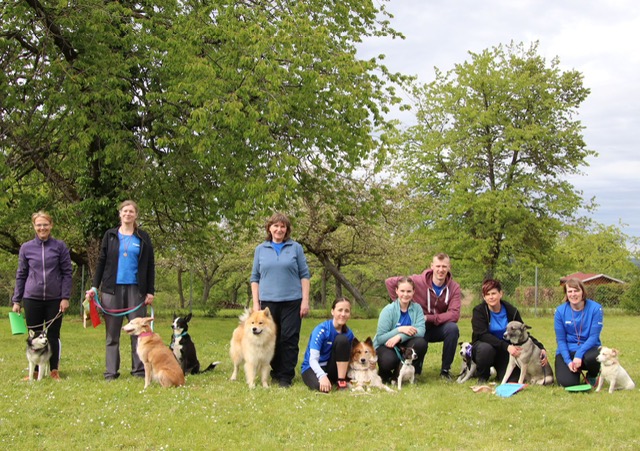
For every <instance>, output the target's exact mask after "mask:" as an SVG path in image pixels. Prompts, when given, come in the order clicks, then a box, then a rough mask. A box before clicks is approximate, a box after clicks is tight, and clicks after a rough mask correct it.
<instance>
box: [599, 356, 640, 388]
mask: <svg viewBox="0 0 640 451" xmlns="http://www.w3.org/2000/svg"><path fill="white" fill-rule="evenodd" d="M598 350H599V351H600V353H599V354H598V357H596V360H597V361H598V362H600V378H599V379H598V387H597V388H596V391H597V392H599V391H600V389H602V386H603V385H604V381H605V379H606V380H607V382H609V393H613V392H614V391H615V390H633V389H634V388H636V384H634V383H633V380H631V376H629V373H627V371H626V370H625V369H624V368H622V365H620V363H619V362H618V354H620V352H619V351H618V350H617V349H613V348H607V347H605V346H600V347H599V348H598Z"/></svg>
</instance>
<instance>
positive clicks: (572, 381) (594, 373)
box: [555, 347, 600, 387]
mask: <svg viewBox="0 0 640 451" xmlns="http://www.w3.org/2000/svg"><path fill="white" fill-rule="evenodd" d="M598 354H599V351H598V348H597V347H594V348H591V349H589V350H588V351H587V352H585V354H584V356H583V357H582V368H580V371H578V372H576V373H574V372H573V371H571V370H570V369H569V367H568V366H567V364H566V363H564V359H563V358H562V355H560V354H556V365H555V366H556V382H557V383H558V385H560V386H562V387H571V386H573V385H580V384H583V383H584V381H581V380H580V375H581V373H582V372H583V371H586V372H587V377H592V378H595V377H598V373H599V372H600V362H598V361H597V360H596V357H598ZM570 355H571V358H572V359H573V358H574V357H575V355H576V353H575V352H572V353H571V354H570Z"/></svg>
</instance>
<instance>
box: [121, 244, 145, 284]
mask: <svg viewBox="0 0 640 451" xmlns="http://www.w3.org/2000/svg"><path fill="white" fill-rule="evenodd" d="M118 239H119V240H120V249H119V251H118V274H117V276H116V283H117V284H118V285H137V284H138V258H139V257H140V238H138V237H137V236H136V235H135V234H133V235H123V234H121V233H120V232H118Z"/></svg>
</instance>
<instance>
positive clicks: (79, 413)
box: [0, 310, 640, 450]
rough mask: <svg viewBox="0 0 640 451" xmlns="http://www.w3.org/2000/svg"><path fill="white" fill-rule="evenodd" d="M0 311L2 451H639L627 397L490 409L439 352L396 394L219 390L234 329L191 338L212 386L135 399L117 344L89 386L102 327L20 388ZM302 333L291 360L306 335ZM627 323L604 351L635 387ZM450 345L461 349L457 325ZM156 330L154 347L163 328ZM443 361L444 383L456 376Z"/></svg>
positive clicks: (207, 329)
mask: <svg viewBox="0 0 640 451" xmlns="http://www.w3.org/2000/svg"><path fill="white" fill-rule="evenodd" d="M7 311H8V310H5V311H3V313H2V317H3V318H4V321H3V326H2V327H1V328H0V343H1V344H2V352H1V353H0V362H1V366H0V378H1V380H2V382H1V383H0V399H1V402H2V405H3V407H2V409H0V446H1V447H2V448H3V449H14V450H23V449H42V450H53V449H56V450H58V449H90V450H93V449H96V450H97V449H149V450H161V449H162V450H173V449H183V450H189V449H225V450H227V449H245V450H249V449H267V450H270V449H302V448H318V449H338V448H344V449H427V448H428V449H487V450H489V449H491V450H501V449H505V450H506V449H525V450H526V449H538V448H551V449H569V450H572V449H576V450H577V449H585V448H601V449H612V448H616V449H639V448H640V434H638V429H637V427H638V426H637V425H638V423H639V421H640V413H639V410H638V409H637V407H634V406H636V402H638V401H639V400H640V396H639V394H638V390H634V391H632V392H616V393H614V394H613V395H609V394H608V393H607V392H606V391H605V392H602V393H586V394H584V393H580V394H572V393H568V392H566V391H564V390H563V389H562V388H560V387H555V386H554V387H529V388H527V389H525V390H524V391H523V392H521V393H518V394H516V395H515V396H513V397H511V398H508V399H503V398H500V397H498V396H495V395H492V394H487V393H482V394H475V393H473V392H472V391H471V389H470V388H469V387H470V386H471V385H473V383H472V381H470V382H469V383H468V384H465V385H459V384H456V383H449V384H448V383H445V382H442V381H440V380H439V378H438V371H439V362H440V350H441V346H439V345H438V344H432V345H431V347H430V349H429V353H428V354H427V357H426V360H425V371H424V373H423V374H422V375H421V376H420V377H419V378H418V382H417V384H416V385H414V386H410V385H407V386H406V388H405V389H403V390H402V392H400V393H394V394H388V393H372V394H367V395H357V394H353V393H348V392H347V393H345V392H340V393H332V394H330V395H322V394H317V393H314V392H311V391H309V390H308V389H307V388H306V387H305V386H304V385H303V383H302V381H301V380H300V378H299V376H298V377H296V380H295V383H294V386H293V387H292V388H291V389H289V390H286V389H280V388H276V387H273V388H271V389H268V390H267V389H263V388H256V389H255V390H253V391H249V390H248V389H247V387H246V385H245V384H244V383H243V382H233V383H232V382H230V381H229V380H228V379H229V376H230V374H231V364H230V362H229V358H228V346H229V338H230V337H231V332H232V330H233V328H234V327H235V325H236V321H235V320H233V319H210V318H201V317H196V318H194V319H193V320H192V322H191V330H190V332H191V335H192V337H193V339H194V341H195V342H196V345H197V347H198V356H199V359H200V361H201V364H202V365H207V364H208V363H209V362H211V361H214V360H220V361H222V364H221V365H220V366H219V367H218V368H216V370H215V371H214V372H213V373H206V374H203V375H196V376H189V377H188V378H187V382H186V385H185V386H184V387H181V388H177V389H162V388H160V386H158V385H157V384H154V385H152V386H151V387H150V388H149V389H147V390H146V391H143V390H142V387H143V380H142V379H139V378H133V377H131V376H129V373H128V370H129V369H130V361H129V346H128V342H129V341H128V339H127V338H126V337H124V336H123V344H124V346H123V349H122V361H123V365H122V370H124V371H123V374H122V376H121V377H120V379H118V380H117V381H114V382H105V381H103V379H102V372H103V369H104V368H103V366H104V326H100V327H99V328H98V329H83V327H82V322H81V321H80V320H79V319H77V318H65V320H64V324H63V328H62V340H63V347H62V353H63V355H62V361H61V364H60V372H61V375H62V379H63V380H62V381H61V382H59V383H56V382H55V381H52V380H50V379H47V380H45V381H43V382H41V383H28V382H23V381H22V378H23V376H25V375H26V367H27V363H26V358H25V356H24V347H25V336H24V335H20V336H12V335H11V334H10V327H9V320H8V317H7ZM318 322H319V320H318V319H308V320H305V321H304V322H303V333H302V336H303V338H302V339H301V343H300V347H301V350H300V358H302V354H303V352H304V348H305V346H306V343H307V340H308V337H309V333H310V332H311V329H312V328H313V327H314V326H315V325H316V324H317V323H318ZM638 322H639V321H638V318H637V317H629V316H611V317H605V329H604V332H603V342H604V344H606V345H608V346H612V347H617V348H618V349H619V350H620V351H622V363H623V365H624V366H625V368H626V369H627V371H628V372H629V374H630V375H631V377H632V378H634V380H636V382H640V376H639V374H640V350H639V349H638V347H637V345H636V344H637V341H638V339H637V336H638V334H637V329H636V325H637V324H638ZM528 323H529V324H530V325H531V326H532V327H533V329H532V331H531V332H532V333H533V334H534V335H535V336H536V337H537V338H538V339H540V340H541V341H542V342H543V343H544V344H545V345H546V347H547V349H549V350H550V351H551V352H553V351H554V350H555V342H554V336H553V325H552V323H553V319H552V318H551V317H545V318H531V319H530V320H529V321H528ZM350 326H351V327H352V329H353V331H354V333H355V334H356V336H357V337H358V338H366V337H367V336H368V335H371V336H373V335H374V333H375V328H376V321H375V320H352V321H351V322H350ZM460 326H461V330H462V332H461V338H462V339H469V338H470V335H471V327H470V320H469V319H468V318H465V319H463V320H461V322H460ZM155 330H156V332H158V333H160V335H161V336H162V337H163V338H164V341H165V342H167V343H168V342H169V338H170V335H171V329H170V322H169V319H158V320H156V322H155ZM459 365H460V361H459V358H456V361H455V362H454V370H455V371H456V372H457V371H459Z"/></svg>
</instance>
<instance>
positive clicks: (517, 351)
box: [507, 345, 522, 357]
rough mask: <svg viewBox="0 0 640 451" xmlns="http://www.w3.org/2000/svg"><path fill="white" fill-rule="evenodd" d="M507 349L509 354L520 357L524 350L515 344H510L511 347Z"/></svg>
mask: <svg viewBox="0 0 640 451" xmlns="http://www.w3.org/2000/svg"><path fill="white" fill-rule="evenodd" d="M507 351H508V352H509V355H512V356H514V357H518V356H519V355H520V352H522V348H520V347H518V346H514V345H509V347H508V348H507Z"/></svg>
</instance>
